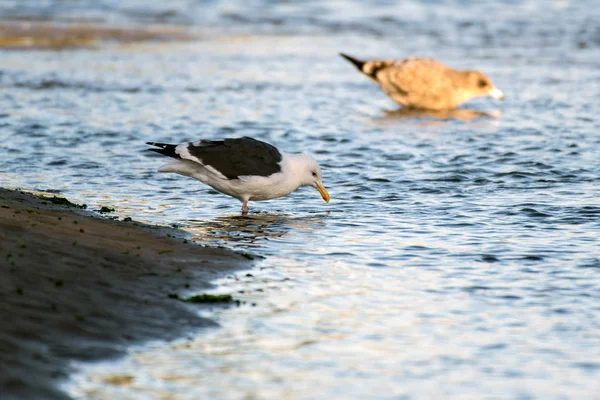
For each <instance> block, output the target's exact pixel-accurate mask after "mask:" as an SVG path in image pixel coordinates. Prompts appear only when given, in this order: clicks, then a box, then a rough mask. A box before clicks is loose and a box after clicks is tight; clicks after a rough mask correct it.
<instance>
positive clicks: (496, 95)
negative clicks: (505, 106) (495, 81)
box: [488, 88, 504, 100]
mask: <svg viewBox="0 0 600 400" xmlns="http://www.w3.org/2000/svg"><path fill="white" fill-rule="evenodd" d="M488 94H489V95H490V96H492V97H493V98H495V99H498V100H502V99H504V93H502V91H501V90H500V89H497V88H493V89H492V90H490V91H489V92H488Z"/></svg>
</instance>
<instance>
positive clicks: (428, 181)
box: [0, 0, 600, 399]
mask: <svg viewBox="0 0 600 400" xmlns="http://www.w3.org/2000/svg"><path fill="white" fill-rule="evenodd" d="M90 3H91V2H90ZM143 3H144V4H143V5H142V4H141V3H140V2H135V1H131V2H122V1H121V2H112V1H108V0H107V1H103V2H95V3H94V4H88V2H80V3H78V6H77V7H76V8H74V9H71V8H70V7H66V6H65V4H66V3H64V2H60V1H55V2H49V4H51V5H52V4H53V5H54V6H52V7H50V6H49V7H46V8H44V7H41V8H40V9H39V10H38V11H36V12H39V13H41V14H43V16H44V17H46V18H56V19H60V18H67V17H69V16H71V17H72V15H73V13H83V14H86V15H88V17H89V18H93V19H98V18H103V19H106V20H108V21H109V22H113V23H117V22H123V21H128V22H131V21H133V22H137V23H140V22H142V23H146V22H148V21H150V22H165V21H164V20H165V19H166V20H167V22H169V23H176V24H180V25H184V26H189V27H190V29H192V30H197V31H199V32H204V33H205V34H207V33H210V34H207V36H206V37H205V39H204V40H201V41H197V42H191V43H179V44H177V43H161V44H156V43H150V44H136V45H118V44H111V45H107V46H104V47H101V48H95V49H77V50H71V51H63V52H47V51H31V52H4V53H3V54H2V60H3V61H2V66H1V73H0V86H2V91H1V92H0V99H1V101H2V104H3V110H2V115H0V135H1V136H2V138H3V140H2V142H1V144H0V151H1V152H2V154H3V155H5V156H4V157H2V158H1V159H0V171H1V175H0V182H1V184H2V185H3V186H11V187H24V188H28V189H38V190H48V189H51V190H58V191H59V192H60V193H62V194H64V195H66V196H68V197H69V198H71V199H72V200H74V201H80V202H85V203H88V204H89V205H90V206H91V207H92V208H94V207H98V206H100V205H109V206H113V207H116V208H117V210H118V212H119V213H120V214H121V215H129V216H131V217H133V218H135V219H139V220H143V221H148V222H153V223H159V224H168V225H171V224H176V225H178V226H181V227H183V228H184V229H187V230H189V231H190V232H192V233H193V234H194V236H195V238H196V239H197V240H198V241H200V242H203V243H208V244H212V245H225V246H228V247H231V248H234V249H237V250H243V251H250V252H252V253H253V254H256V255H257V256H263V257H264V258H261V259H259V260H258V261H257V265H256V269H255V270H252V271H249V272H248V273H246V272H244V273H241V274H238V275H236V276H231V277H229V278H226V279H224V280H223V281H222V282H221V283H222V286H221V287H220V290H221V292H223V293H225V292H227V293H232V294H233V295H234V296H235V297H236V298H238V299H240V300H242V301H245V302H246V304H244V305H242V306H240V307H234V308H229V309H218V310H215V311H213V312H211V313H209V315H210V316H212V317H214V318H216V319H217V320H218V321H219V323H220V324H221V327H220V328H218V329H215V330H212V331H207V332H204V333H200V334H198V335H197V336H192V337H190V338H187V339H185V340H182V341H180V342H177V343H175V344H170V345H165V344H161V343H157V344H153V345H150V346H147V347H144V348H138V349H133V350H132V351H131V354H130V356H129V357H126V358H125V359H123V360H121V361H118V362H116V363H115V362H110V363H103V364H99V365H93V366H81V368H82V369H81V373H80V374H79V375H77V377H76V378H75V381H74V383H73V384H72V385H71V386H70V387H69V390H70V391H71V393H74V394H77V395H79V396H81V397H85V398H117V397H119V398H139V399H142V398H143V399H147V398H176V399H188V398H189V399H197V398H219V399H248V398H259V399H269V398H271V399H281V398H295V399H316V398H321V399H327V398H378V399H398V398H456V399H459V398H518V399H529V398H544V399H546V398H556V399H564V398H578V399H584V398H589V399H592V398H595V397H596V396H597V393H599V392H600V384H599V383H598V382H600V379H599V378H600V361H599V360H600V346H599V345H598V343H599V340H600V317H598V315H600V314H599V311H600V305H599V304H600V303H599V300H600V283H599V282H600V281H599V278H600V250H599V247H598V237H599V234H600V201H599V200H598V199H599V198H600V189H599V186H598V184H599V182H600V178H599V177H600V157H599V154H600V135H599V134H598V132H599V131H600V118H598V115H599V114H600V103H599V102H598V96H599V94H600V73H599V72H598V71H600V36H599V35H598V32H599V29H600V27H599V26H598V24H597V21H598V20H599V19H598V18H597V15H595V14H597V13H598V8H597V7H594V4H593V2H591V1H582V2H577V3H570V2H566V1H565V2H544V3H541V2H540V3H539V4H538V2H533V1H524V2H513V1H494V2H489V3H487V4H486V5H478V6H474V5H468V4H463V2H436V1H431V2H415V1H411V2H402V4H396V3H394V2H370V3H369V4H366V5H365V4H363V3H362V2H354V1H350V0H343V1H337V2H334V3H330V4H329V5H327V6H325V5H322V4H320V3H317V2H309V3H307V5H304V6H301V5H295V4H294V3H277V4H275V5H273V4H270V2H268V1H258V2H252V3H248V4H250V5H246V3H243V4H242V3H228V5H225V4H224V3H221V2H208V3H195V2H189V3H188V2H186V1H180V2H177V1H175V2H169V3H168V6H165V5H164V4H165V3H163V2H150V5H149V6H148V7H146V4H147V2H143ZM57 4H58V6H56V5H57ZM69 4H71V3H69ZM61 5H62V6H61ZM188 7H191V8H188ZM141 9H143V10H144V12H143V13H140V12H139V11H140V10H141ZM190 10H191V11H190ZM340 10H342V11H340ZM34 11H35V10H33V11H32V10H31V9H29V8H27V6H22V7H21V6H15V7H14V8H13V9H11V11H10V12H11V13H13V14H17V15H18V14H19V13H21V14H27V13H32V12H34ZM6 12H8V11H6ZM77 15H80V14H77ZM161 15H162V18H163V20H161V17H160V16H161ZM530 16H535V18H530ZM339 51H344V52H347V53H349V54H352V55H354V56H357V57H362V56H365V57H369V56H371V57H375V56H379V57H385V58H388V57H393V56H398V57H402V56H408V55H430V56H435V57H437V58H439V59H441V60H443V61H444V62H446V63H448V64H450V65H452V66H454V67H457V68H473V67H476V68H477V69H480V70H482V71H485V72H486V73H488V74H489V75H490V76H491V78H492V80H493V81H494V83H495V84H496V86H498V87H499V88H500V89H501V90H503V91H504V92H505V94H506V100H505V101H504V102H502V103H499V102H494V101H493V100H491V99H479V100H474V101H472V102H469V103H468V104H466V105H465V106H464V107H463V109H466V110H475V111H478V112H486V113H490V114H492V116H491V117H482V118H476V119H473V120H470V121H464V120H462V119H438V118H435V117H427V116H416V117H415V116H407V115H403V113H401V112H397V111H395V110H396V106H395V105H394V103H393V102H391V101H390V100H389V99H387V98H386V96H385V95H384V94H383V93H381V92H380V90H379V89H378V88H377V87H376V86H375V85H374V84H373V83H371V82H370V81H369V80H368V79H366V78H365V77H362V76H360V75H359V74H358V73H357V71H356V70H355V69H354V68H353V67H352V66H351V65H349V64H348V63H347V62H345V61H344V60H343V59H341V58H339V57H338V56H337V55H336V54H337V52H339ZM467 113H469V112H468V111H467ZM467 119H468V118H467ZM242 135H248V136H252V137H255V138H257V139H261V140H266V141H269V142H271V143H273V144H275V145H277V146H278V147H279V148H281V149H282V150H284V151H289V152H296V151H307V152H310V153H312V154H314V155H315V157H316V158H317V159H318V160H319V162H320V164H321V166H322V169H323V172H324V183H325V185H326V186H327V187H328V189H329V191H330V193H331V197H332V201H331V203H329V204H326V203H324V202H323V201H322V200H321V199H320V196H319V194H318V192H316V191H315V190H314V189H312V188H304V189H302V190H299V191H298V192H296V193H294V194H292V195H290V196H288V197H286V198H283V199H278V200H274V201H269V202H261V203H252V204H251V206H250V207H251V212H252V213H251V215H250V217H249V218H240V217H239V216H238V214H239V210H240V204H239V203H238V202H237V201H236V200H233V199H230V198H227V197H226V196H223V195H220V194H218V193H216V192H214V191H213V190H211V189H209V188H207V187H205V186H203V185H201V184H200V183H197V182H195V181H193V180H191V179H189V178H184V177H179V176H176V175H159V174H157V173H156V172H155V171H156V169H157V167H158V166H159V165H160V164H161V163H162V162H163V160H162V159H161V158H160V157H158V156H156V155H154V154H152V153H149V152H146V151H145V147H146V146H144V142H146V141H165V142H169V141H170V142H181V141H185V140H194V139H198V138H207V139H210V138H220V137H224V136H242ZM182 293H185V291H184V289H182ZM252 304H255V306H252ZM203 313H205V311H203ZM114 376H126V377H128V378H127V379H120V380H119V379H112V378H111V377H114ZM169 396H171V397H169Z"/></svg>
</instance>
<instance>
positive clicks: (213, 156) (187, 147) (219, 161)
mask: <svg viewBox="0 0 600 400" xmlns="http://www.w3.org/2000/svg"><path fill="white" fill-rule="evenodd" d="M176 152H177V154H178V155H179V156H180V157H181V158H182V159H184V160H185V159H187V160H190V161H195V162H199V163H200V164H203V165H206V166H210V167H212V168H214V169H215V170H217V171H218V172H220V173H221V174H223V175H224V176H225V177H226V178H227V179H237V178H239V177H240V176H248V175H255V176H269V175H272V174H275V173H277V172H280V171H281V166H280V165H279V163H280V162H281V159H282V156H281V153H280V152H279V150H277V149H276V148H275V147H274V146H271V145H270V144H268V143H265V142H261V141H260V140H256V139H253V138H250V137H243V138H239V139H224V140H198V141H196V142H192V143H184V144H182V145H179V146H177V150H176Z"/></svg>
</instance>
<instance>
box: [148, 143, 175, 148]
mask: <svg viewBox="0 0 600 400" xmlns="http://www.w3.org/2000/svg"><path fill="white" fill-rule="evenodd" d="M146 144H147V145H148V146H156V147H162V148H163V149H164V148H165V147H167V146H172V145H169V144H166V143H156V142H146Z"/></svg>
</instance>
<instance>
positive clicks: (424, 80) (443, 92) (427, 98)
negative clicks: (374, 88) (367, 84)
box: [340, 53, 504, 110]
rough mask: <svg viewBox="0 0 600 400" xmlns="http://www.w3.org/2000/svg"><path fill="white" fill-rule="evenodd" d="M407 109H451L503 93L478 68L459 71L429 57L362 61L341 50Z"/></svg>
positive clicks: (501, 97) (345, 56) (343, 55)
mask: <svg viewBox="0 0 600 400" xmlns="http://www.w3.org/2000/svg"><path fill="white" fill-rule="evenodd" d="M340 56H342V57H344V58H345V59H346V60H348V61H350V62H351V63H352V64H354V66H355V67H356V68H358V70H359V71H360V72H362V73H363V74H365V75H366V76H368V77H369V78H371V79H373V80H374V81H375V82H377V84H378V85H379V86H380V87H381V89H382V90H383V91H384V92H385V93H386V94H387V95H388V96H390V97H391V98H392V100H394V101H395V102H396V103H398V104H400V105H401V106H404V107H406V108H415V109H426V110H450V109H454V108H456V107H458V106H459V105H460V104H461V103H464V102H465V101H467V100H470V99H472V98H473V97H480V96H491V97H493V98H495V99H498V100H502V99H503V98H504V94H503V93H502V92H501V91H500V90H499V89H497V88H496V87H495V86H494V84H493V83H492V81H491V80H490V78H488V77H487V76H486V75H485V74H483V73H481V72H479V71H458V70H455V69H452V68H450V67H448V66H446V65H444V64H442V63H441V62H439V61H436V60H434V59H432V58H406V59H404V60H372V61H361V60H358V59H356V58H353V57H350V56H348V55H346V54H343V53H340Z"/></svg>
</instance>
